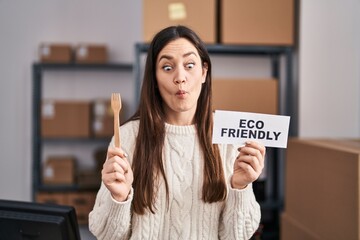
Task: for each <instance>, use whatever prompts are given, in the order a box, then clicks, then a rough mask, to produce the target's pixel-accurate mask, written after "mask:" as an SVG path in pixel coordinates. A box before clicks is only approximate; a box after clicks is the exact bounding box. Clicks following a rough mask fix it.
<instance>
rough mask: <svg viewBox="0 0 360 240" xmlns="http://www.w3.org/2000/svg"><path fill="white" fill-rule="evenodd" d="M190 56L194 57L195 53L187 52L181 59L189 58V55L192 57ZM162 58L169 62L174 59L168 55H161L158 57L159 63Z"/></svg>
mask: <svg viewBox="0 0 360 240" xmlns="http://www.w3.org/2000/svg"><path fill="white" fill-rule="evenodd" d="M192 54H193V55H195V56H197V55H196V53H195V52H193V51H191V52H187V53H185V54H183V57H188V56H190V55H192ZM163 58H165V59H168V60H171V59H173V58H174V57H172V56H170V55H166V54H164V55H161V56H160V58H159V62H160V61H161V59H163Z"/></svg>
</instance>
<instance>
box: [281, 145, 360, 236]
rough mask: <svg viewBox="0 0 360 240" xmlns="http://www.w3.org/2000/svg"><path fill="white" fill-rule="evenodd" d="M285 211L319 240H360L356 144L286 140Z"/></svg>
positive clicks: (358, 151) (359, 167) (358, 153)
mask: <svg viewBox="0 0 360 240" xmlns="http://www.w3.org/2000/svg"><path fill="white" fill-rule="evenodd" d="M285 166H286V171H285V175H286V176H285V179H286V182H285V183H286V184H285V210H286V213H287V214H288V215H290V216H291V217H292V218H294V219H296V221H298V222H299V223H301V224H302V225H303V226H304V227H305V228H307V229H309V230H311V231H312V232H313V233H314V234H316V235H318V236H320V237H321V239H327V240H331V239H360V222H359V219H360V199H359V198H360V141H359V140H342V139H338V140H336V139H318V140H315V139H290V141H289V144H288V149H287V157H286V164H285Z"/></svg>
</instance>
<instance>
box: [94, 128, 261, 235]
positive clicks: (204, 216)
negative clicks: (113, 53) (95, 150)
mask: <svg viewBox="0 0 360 240" xmlns="http://www.w3.org/2000/svg"><path fill="white" fill-rule="evenodd" d="M138 127H139V122H138V121H132V122H129V123H127V124H125V125H124V126H122V127H121V143H122V148H123V150H124V151H125V152H126V153H127V154H128V160H129V161H130V163H131V161H132V157H133V152H134V147H135V139H136V136H137V133H138ZM165 128H166V137H165V145H164V154H163V156H164V159H163V161H164V168H165V173H166V177H167V180H168V184H169V206H168V207H167V202H166V191H165V187H164V185H165V184H164V183H160V186H159V191H157V196H156V203H155V209H156V213H155V214H152V213H151V212H147V213H146V214H145V215H137V214H135V213H132V211H131V201H132V200H133V190H131V193H130V195H129V197H128V200H127V201H125V202H117V201H115V200H114V199H113V198H112V197H111V195H110V192H109V191H108V190H107V188H106V187H105V186H104V185H103V184H102V186H101V188H100V190H99V192H98V194H97V198H96V202H95V206H94V209H93V211H92V212H91V213H90V215H89V227H90V231H91V232H92V233H93V234H94V235H95V236H96V237H97V238H98V239H104V240H105V239H106V240H111V239H154V240H159V239H166V240H167V239H184V240H189V239H204V240H209V239H231V240H234V239H249V238H250V237H251V236H252V234H253V233H254V232H255V230H256V229H257V227H258V225H259V222H260V215H261V214H260V207H259V204H258V203H257V202H256V199H255V196H254V193H253V190H252V185H251V184H250V185H248V187H246V188H245V189H242V190H236V189H232V188H231V187H230V178H231V174H232V172H233V164H234V161H235V158H236V156H237V154H238V151H237V146H232V145H220V146H219V147H220V154H221V157H222V159H223V163H224V165H223V166H224V171H225V177H226V179H227V184H228V195H227V198H226V200H225V201H223V202H217V203H211V204H209V203H204V202H203V201H202V200H201V195H202V184H203V155H202V152H201V149H200V145H199V141H198V137H197V134H196V129H195V126H194V125H191V126H174V125H169V124H166V125H165ZM111 144H113V142H111Z"/></svg>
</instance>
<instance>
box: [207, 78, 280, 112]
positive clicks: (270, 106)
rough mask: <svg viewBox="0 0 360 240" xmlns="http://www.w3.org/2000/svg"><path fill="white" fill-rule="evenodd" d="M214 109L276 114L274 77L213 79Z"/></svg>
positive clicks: (276, 99) (275, 83)
mask: <svg viewBox="0 0 360 240" xmlns="http://www.w3.org/2000/svg"><path fill="white" fill-rule="evenodd" d="M213 108H214V110H230V111H242V112H256V113H266V114H278V81H277V80H275V79H214V81H213Z"/></svg>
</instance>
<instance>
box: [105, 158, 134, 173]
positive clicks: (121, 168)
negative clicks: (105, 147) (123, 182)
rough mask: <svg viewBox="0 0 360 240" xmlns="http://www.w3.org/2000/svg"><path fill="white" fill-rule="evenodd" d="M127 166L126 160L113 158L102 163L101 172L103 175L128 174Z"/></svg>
mask: <svg viewBox="0 0 360 240" xmlns="http://www.w3.org/2000/svg"><path fill="white" fill-rule="evenodd" d="M129 166H130V165H129V164H128V161H127V160H126V159H123V158H120V157H119V156H114V157H112V158H110V159H108V160H107V161H106V162H105V163H104V165H103V170H104V173H112V172H119V173H121V174H124V173H126V172H128V170H129Z"/></svg>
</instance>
